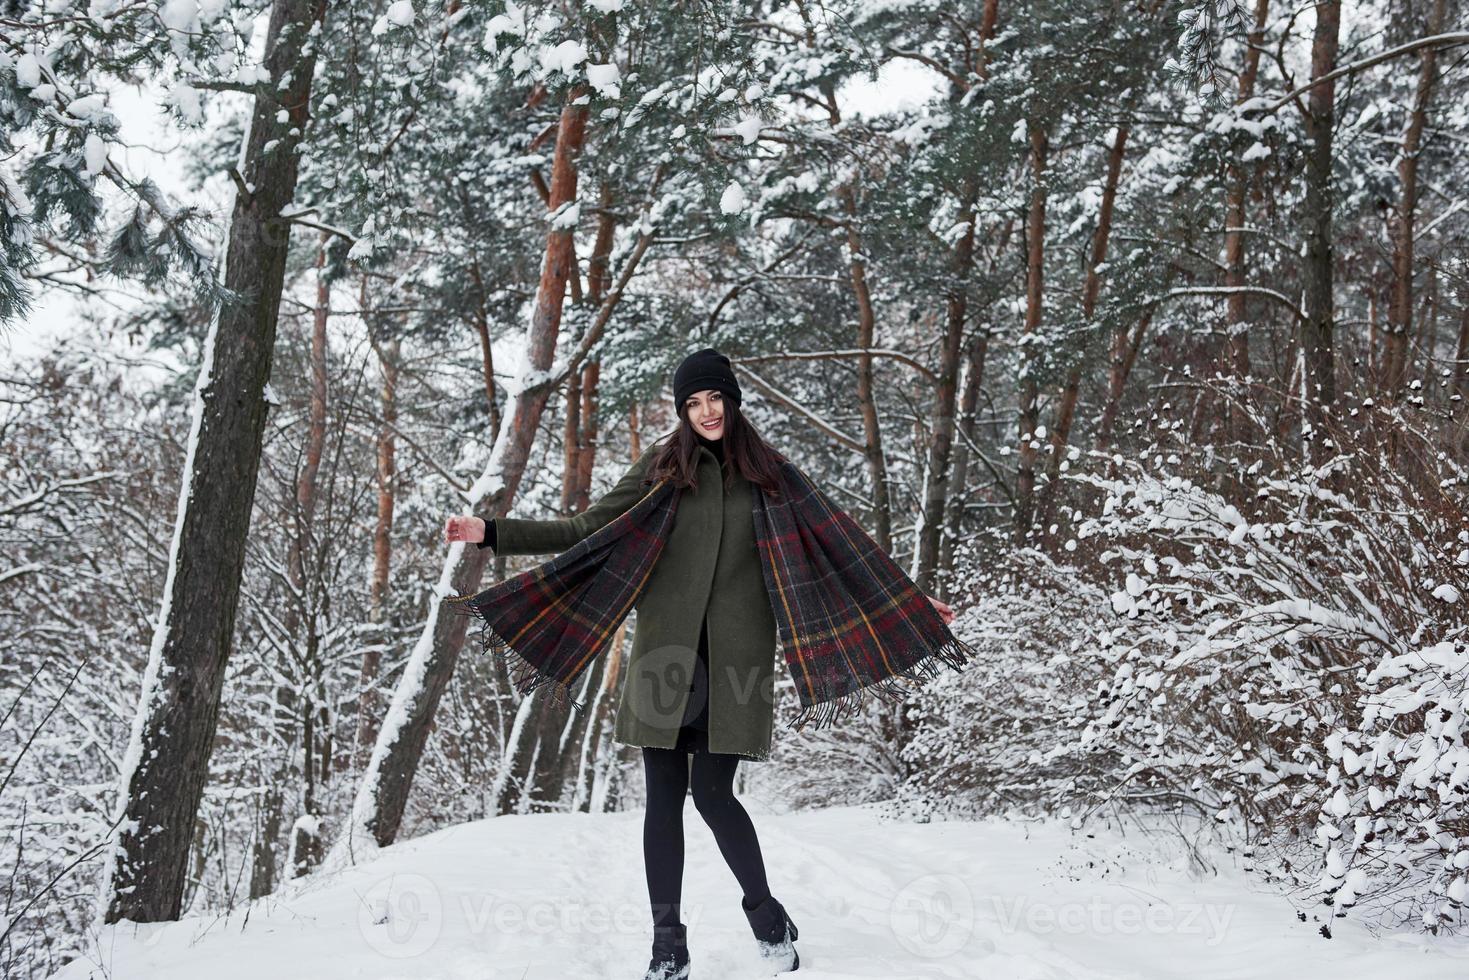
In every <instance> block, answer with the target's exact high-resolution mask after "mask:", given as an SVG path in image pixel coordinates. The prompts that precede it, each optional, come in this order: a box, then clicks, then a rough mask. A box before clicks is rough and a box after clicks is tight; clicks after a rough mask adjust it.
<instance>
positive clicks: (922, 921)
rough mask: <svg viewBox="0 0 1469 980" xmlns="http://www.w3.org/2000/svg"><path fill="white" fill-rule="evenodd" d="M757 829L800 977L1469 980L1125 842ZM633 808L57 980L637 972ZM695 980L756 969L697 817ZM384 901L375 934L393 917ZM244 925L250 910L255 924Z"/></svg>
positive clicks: (823, 819) (1431, 945) (122, 955)
mask: <svg viewBox="0 0 1469 980" xmlns="http://www.w3.org/2000/svg"><path fill="white" fill-rule="evenodd" d="M741 798H742V800H744V802H745V803H746V805H747V806H748V807H749V809H750V811H751V814H752V816H753V817H754V819H755V823H756V828H757V830H758V831H759V833H760V835H761V844H762V847H763V849H764V852H765V857H766V862H767V870H768V872H769V875H770V881H771V888H772V890H773V892H774V894H775V895H776V897H777V898H780V899H781V900H782V901H783V902H785V903H786V905H787V907H788V908H789V909H790V912H791V917H792V918H793V919H794V920H795V922H796V924H797V926H799V927H800V929H801V939H800V941H799V942H798V943H797V946H798V948H799V949H800V952H801V969H800V970H799V971H798V972H797V973H796V974H787V975H791V976H801V977H806V978H808V980H848V978H863V980H865V978H883V980H918V978H923V980H930V978H933V980H948V978H994V980H1069V978H1078V980H1082V978H1085V980H1122V978H1148V980H1151V978H1175V977H1188V978H1189V980H1203V978H1211V977H1217V978H1226V977H1227V978H1243V977H1288V978H1290V980H1310V978H1315V977H1322V978H1328V977H1329V978H1333V980H1336V978H1348V977H1363V978H1366V977H1382V976H1388V975H1392V976H1404V977H1412V978H1415V980H1417V978H1422V980H1432V978H1439V977H1443V978H1450V977H1453V978H1462V977H1464V976H1469V940H1456V939H1447V940H1432V939H1430V938H1424V937H1420V936H1417V935H1415V934H1412V933H1408V932H1405V933H1401V934H1397V935H1385V936H1379V937H1376V938H1374V937H1372V936H1371V935H1369V934H1368V933H1367V931H1366V930H1365V929H1364V928H1363V927H1361V926H1359V925H1357V924H1355V923H1354V922H1351V921H1346V920H1334V921H1333V925H1332V930H1333V932H1334V933H1335V938H1333V939H1330V940H1327V939H1323V938H1321V937H1320V936H1319V935H1318V934H1317V930H1318V928H1319V926H1320V922H1319V921H1317V920H1315V919H1310V918H1309V917H1308V921H1306V922H1301V921H1299V920H1298V919H1297V917H1296V914H1295V912H1294V910H1293V909H1292V907H1291V906H1290V904H1289V903H1288V902H1287V901H1286V900H1284V899H1282V898H1277V897H1274V896H1272V895H1270V894H1269V893H1267V892H1266V891H1265V890H1264V889H1263V888H1261V887H1259V886H1258V885H1256V884H1254V883H1253V882H1252V880H1251V879H1249V878H1248V877H1247V876H1246V875H1245V874H1244V873H1242V872H1240V871H1238V870H1234V863H1233V861H1232V860H1231V859H1229V858H1228V857H1227V856H1226V857H1224V858H1223V859H1222V860H1220V861H1219V862H1218V863H1219V864H1220V865H1221V868H1222V870H1221V873H1220V874H1219V875H1217V876H1212V875H1211V876H1206V877H1204V878H1202V879H1195V878H1194V877H1192V876H1191V875H1190V874H1189V873H1188V871H1187V865H1186V861H1184V860H1183V859H1182V857H1181V856H1179V855H1178V854H1175V853H1171V852H1170V853H1165V852H1164V851H1163V850H1162V849H1160V847H1159V846H1158V845H1157V844H1154V843H1151V842H1148V841H1145V840H1144V839H1143V838H1142V837H1141V836H1139V835H1138V834H1137V833H1136V832H1133V833H1131V834H1128V835H1122V834H1118V833H1113V832H1098V833H1097V836H1096V837H1095V838H1087V837H1086V836H1085V835H1076V834H1073V833H1072V832H1071V831H1069V830H1067V829H1066V828H1065V827H1064V826H1062V825H1060V824H1058V823H1046V824H1020V823H1005V822H1001V821H986V822H982V823H963V822H954V823H929V824H921V825H913V824H898V823H890V822H883V821H881V820H880V819H879V818H878V816H877V812H876V810H875V809H874V808H869V807H840V808H834V809H829V810H824V811H814V812H802V813H789V814H775V813H771V812H769V811H768V810H767V809H766V808H764V807H762V806H761V804H760V803H759V801H758V800H753V799H751V798H749V797H746V796H742V797H741ZM641 820H642V814H641V811H636V812H627V813H618V814H601V815H587V814H567V815H562V814H555V815H537V816H515V817H504V818H500V819H496V820H484V821H480V822H477V823H474V824H468V825H464V826H459V827H452V828H449V829H447V830H443V831H440V832H438V833H435V834H431V835H429V836H427V837H423V838H420V839H417V840H412V841H408V842H405V843H403V844H400V845H397V846H394V847H393V848H390V849H389V850H388V851H387V852H385V853H384V854H382V855H381V856H380V857H379V858H378V859H377V860H376V861H374V862H372V863H370V864H366V865H362V866H359V867H356V868H353V869H350V870H348V871H345V872H343V873H341V874H339V875H337V876H335V877H331V878H327V879H325V880H320V881H313V882H312V883H310V884H309V885H307V886H306V887H304V888H301V889H299V890H296V891H294V892H292V893H290V894H288V895H285V896H281V897H277V898H274V899H271V900H267V901H263V902H259V903H256V904H255V905H254V906H252V907H251V908H249V909H248V910H245V909H242V910H239V911H236V912H235V913H234V914H233V915H231V916H229V917H227V918H226V917H222V916H216V917H208V918H203V917H198V918H191V919H186V920H185V921H183V922H178V923H165V924H162V925H161V926H150V927H136V926H132V925H125V926H123V927H122V928H121V929H118V930H114V931H109V932H108V933H105V934H104V936H103V943H102V946H103V949H104V950H105V951H106V952H105V955H104V956H103V957H101V959H102V960H103V962H102V963H88V962H86V961H77V962H74V963H72V964H71V965H70V966H69V967H68V968H67V969H65V970H63V971H61V972H60V973H58V974H57V975H56V977H57V978H58V980H84V978H93V977H95V978H98V980H100V978H102V977H104V976H107V977H111V978H114V980H145V978H146V980H197V978H205V980H247V978H248V980H295V978H311V980H323V978H338V977H340V978H371V980H399V978H403V980H406V978H414V980H440V978H442V980H583V978H585V980H638V978H641V977H642V971H643V967H644V966H645V965H646V963H647V957H648V944H649V941H650V938H651V929H650V927H649V925H648V910H647V905H646V900H647V893H646V886H645V884H644V881H643V867H642V853H641V839H642V838H641V833H642V824H641ZM685 828H686V834H685V839H686V842H687V851H688V862H687V867H686V869H685V873H684V921H685V922H686V923H688V926H689V947H690V951H691V955H692V957H693V975H692V978H691V980H753V978H756V977H760V976H761V975H762V973H761V970H760V968H759V966H758V964H757V962H756V960H755V953H754V946H753V940H752V939H751V937H750V935H749V931H748V927H747V926H746V924H745V921H744V917H743V915H742V914H741V912H740V907H739V898H740V891H739V887H738V885H737V884H736V883H735V880H734V876H733V875H732V874H731V873H730V872H729V870H728V869H727V868H726V867H725V865H724V863H723V860H722V859H721V857H720V855H719V852H718V849H717V848H716V847H715V844H714V841H713V838H712V837H711V836H710V834H709V832H708V829H707V828H706V827H705V826H704V824H703V821H702V820H700V819H699V816H698V813H697V811H696V810H695V809H694V807H693V804H692V802H690V803H689V804H688V805H687V806H686V809H685ZM384 909H386V910H387V912H388V915H387V916H386V918H387V921H386V922H383V923H377V922H375V921H374V920H375V919H381V918H383V915H382V912H383V910H384ZM247 911H248V916H247V914H246V913H247Z"/></svg>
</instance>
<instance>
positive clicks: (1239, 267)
mask: <svg viewBox="0 0 1469 980" xmlns="http://www.w3.org/2000/svg"><path fill="white" fill-rule="evenodd" d="M1269 15H1270V0H1255V26H1254V28H1253V29H1252V30H1251V31H1250V33H1249V35H1248V36H1247V37H1246V42H1247V43H1246V45H1245V52H1244V67H1243V68H1242V69H1241V70H1240V74H1239V98H1238V100H1237V101H1236V103H1235V104H1236V105H1243V104H1244V103H1245V102H1248V101H1249V100H1250V99H1252V98H1254V96H1255V80H1256V79H1257V78H1258V77H1259V75H1260V50H1261V44H1262V43H1263V41H1264V38H1265V22H1266V20H1268V19H1269ZM1226 179H1227V181H1228V183H1227V186H1228V191H1227V192H1226V199H1225V205H1224V285H1225V286H1226V287H1227V288H1228V289H1229V295H1228V296H1227V297H1225V301H1224V305H1225V332H1226V335H1227V339H1226V341H1225V343H1226V346H1227V349H1228V357H1229V367H1230V371H1231V372H1232V373H1233V375H1234V379H1235V381H1236V382H1237V383H1240V384H1243V383H1244V381H1245V379H1246V378H1248V377H1249V376H1250V333H1249V324H1248V322H1247V319H1246V318H1247V315H1248V309H1247V304H1246V302H1245V292H1244V286H1245V221H1246V218H1247V214H1246V210H1245V198H1246V191H1247V189H1248V185H1249V181H1248V179H1247V178H1246V176H1245V170H1244V167H1242V166H1241V165H1240V162H1239V160H1238V159H1231V160H1230V163H1229V173H1228V175H1227V178H1226ZM1247 417H1248V416H1247V415H1246V413H1245V412H1244V411H1243V409H1242V407H1241V406H1240V404H1239V403H1238V401H1237V400H1231V402H1230V406H1229V432H1230V438H1232V439H1235V440H1242V439H1244V438H1245V435H1246V433H1245V431H1244V429H1245V420H1246V418H1247Z"/></svg>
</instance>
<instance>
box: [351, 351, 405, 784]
mask: <svg viewBox="0 0 1469 980" xmlns="http://www.w3.org/2000/svg"><path fill="white" fill-rule="evenodd" d="M373 348H374V350H375V351H376V352H377V358H378V363H379V365H381V367H382V372H383V387H382V394H381V396H380V398H381V401H382V416H383V424H382V425H381V426H380V427H379V428H378V433H377V523H376V524H375V525H374V526H373V529H372V581H371V583H370V585H369V587H368V600H369V606H368V619H369V621H370V622H371V623H372V624H373V625H374V626H377V627H378V629H377V630H375V631H374V632H373V633H372V634H371V636H372V642H371V643H369V644H368V646H367V649H366V650H365V651H364V652H363V654H362V667H361V670H360V672H359V674H358V684H357V686H358V689H359V690H361V692H362V694H361V696H360V697H359V698H358V700H357V749H356V755H357V757H356V759H355V764H356V767H357V769H359V770H360V769H362V768H363V767H365V766H366V765H367V758H368V754H369V753H370V752H371V751H372V746H373V743H375V742H376V741H377V722H378V715H379V714H380V713H381V711H382V694H381V692H380V689H379V688H378V687H377V684H376V681H377V678H378V671H379V670H380V669H381V665H382V659H383V655H382V647H383V643H384V641H385V640H386V637H387V633H388V631H387V629H386V626H387V622H386V620H387V614H386V612H385V610H384V608H383V606H384V600H386V598H387V593H388V574H389V572H390V571H391V570H392V558H393V511H394V509H395V508H396V506H397V499H398V495H397V477H398V463H397V454H398V439H397V435H396V433H395V432H394V430H395V429H396V427H397V424H398V358H399V355H400V352H401V350H402V341H401V340H400V339H399V338H397V337H392V338H390V339H388V340H385V341H382V342H381V343H377V344H374V345H373Z"/></svg>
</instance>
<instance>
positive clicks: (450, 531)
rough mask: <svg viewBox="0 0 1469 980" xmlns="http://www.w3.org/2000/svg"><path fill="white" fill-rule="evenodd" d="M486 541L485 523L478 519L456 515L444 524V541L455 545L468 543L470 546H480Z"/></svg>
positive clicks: (465, 515)
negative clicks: (459, 542) (456, 542)
mask: <svg viewBox="0 0 1469 980" xmlns="http://www.w3.org/2000/svg"><path fill="white" fill-rule="evenodd" d="M484 539H485V522H484V521H483V520H482V519H481V518H478V517H470V516H469V515H467V514H455V515H454V516H453V517H451V518H449V520H448V521H447V522H446V523H445V524H444V541H445V542H447V543H448V544H453V543H454V542H455V541H467V542H469V543H470V544H479V543H480V542H481V541H483V540H484Z"/></svg>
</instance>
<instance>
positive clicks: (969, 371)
mask: <svg viewBox="0 0 1469 980" xmlns="http://www.w3.org/2000/svg"><path fill="white" fill-rule="evenodd" d="M989 348H990V331H989V325H988V324H986V325H985V326H984V327H983V328H981V329H980V330H978V331H976V332H975V334H974V337H973V338H972V339H971V340H970V342H969V354H968V357H967V358H966V364H965V369H964V390H963V392H962V393H961V394H960V395H959V436H960V437H959V439H958V440H956V441H955V443H954V462H953V471H952V472H953V480H952V485H951V487H950V489H949V501H948V513H947V514H946V515H945V516H944V526H945V528H946V532H945V534H944V541H943V546H942V547H941V548H940V549H939V570H940V572H941V573H942V574H940V575H939V582H938V584H939V591H937V592H935V593H934V595H936V596H937V597H938V598H939V599H940V600H942V601H944V602H948V601H950V597H951V596H952V595H953V592H952V589H951V585H952V583H951V581H950V576H949V574H948V573H949V572H951V571H952V570H953V567H954V545H955V544H956V543H957V542H958V541H959V539H960V535H961V534H962V533H963V528H964V516H965V515H964V502H965V491H966V488H967V487H968V486H969V473H970V464H971V463H972V461H973V457H972V455H971V454H970V451H969V446H970V444H971V443H973V442H974V441H975V439H976V438H977V436H978V428H979V421H978V418H979V396H980V394H981V393H982V391H983V389H984V365H985V358H986V356H987V355H988V354H989Z"/></svg>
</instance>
